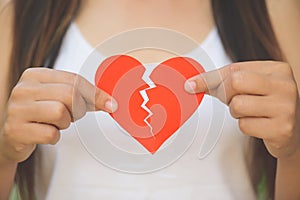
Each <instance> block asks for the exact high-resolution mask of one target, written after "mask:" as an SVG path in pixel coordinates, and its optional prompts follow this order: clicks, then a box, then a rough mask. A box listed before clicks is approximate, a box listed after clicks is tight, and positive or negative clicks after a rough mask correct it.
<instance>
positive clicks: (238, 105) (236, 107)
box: [230, 96, 244, 113]
mask: <svg viewBox="0 0 300 200" xmlns="http://www.w3.org/2000/svg"><path fill="white" fill-rule="evenodd" d="M243 105H244V101H243V98H242V97H241V96H234V97H233V98H232V100H231V102H230V107H231V109H232V110H233V111H234V112H235V113H239V112H240V111H241V109H242V107H243Z"/></svg>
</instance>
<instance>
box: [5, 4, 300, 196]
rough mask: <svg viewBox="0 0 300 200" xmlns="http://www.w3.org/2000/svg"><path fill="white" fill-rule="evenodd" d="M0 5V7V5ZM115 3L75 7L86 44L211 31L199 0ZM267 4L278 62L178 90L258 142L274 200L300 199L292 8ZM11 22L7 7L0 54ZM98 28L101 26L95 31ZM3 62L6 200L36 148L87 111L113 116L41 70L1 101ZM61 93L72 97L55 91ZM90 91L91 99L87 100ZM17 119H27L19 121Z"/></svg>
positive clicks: (208, 77)
mask: <svg viewBox="0 0 300 200" xmlns="http://www.w3.org/2000/svg"><path fill="white" fill-rule="evenodd" d="M0 2H1V3H2V5H3V0H1V1H0ZM115 3H116V2H114V1H108V0H101V1H99V0H85V1H83V7H82V10H81V12H80V14H79V16H78V17H77V19H76V23H77V25H78V26H79V28H80V30H81V32H82V34H83V35H84V37H85V38H86V39H87V40H88V42H89V43H90V44H92V45H96V44H98V43H99V42H101V41H104V40H105V39H106V38H108V37H109V36H111V35H112V34H116V33H119V32H121V31H124V30H128V29H132V28H137V27H144V26H156V27H166V28H170V29H174V30H177V31H180V32H182V33H185V34H187V35H189V36H191V37H192V38H194V39H195V40H197V41H198V42H199V43H200V42H201V41H202V40H203V39H204V38H205V37H206V35H207V34H208V33H209V31H210V30H211V28H212V27H213V26H214V22H213V19H212V13H211V12H210V7H209V1H207V0H203V1H198V0H189V1H174V0H172V1H171V0H164V1H160V4H159V5H158V4H157V3H156V2H152V1H150V2H148V1H142V2H141V1H135V0H126V1H121V2H120V1H118V6H114V5H115ZM130 3H132V4H133V3H134V4H135V5H137V4H138V6H139V8H140V9H139V10H136V9H135V8H136V6H128V5H131V4H130ZM267 3H268V9H269V12H270V15H271V20H272V23H273V25H274V29H275V33H276V35H277V38H278V40H279V43H280V46H281V48H282V50H283V53H284V54H285V57H286V58H287V59H286V62H271V61H265V62H259V61H257V62H246V63H235V64H231V65H229V66H225V67H223V68H221V69H220V70H217V71H213V72H208V73H206V74H201V75H199V76H196V77H192V78H191V79H190V80H189V81H188V82H187V83H186V85H185V87H186V89H187V90H188V91H189V92H206V93H207V94H209V95H212V96H215V97H216V98H219V99H220V100H221V101H222V102H224V103H225V104H227V105H228V106H229V108H230V112H231V114H232V116H233V117H235V118H237V119H238V120H239V125H240V128H241V130H242V131H243V133H244V134H246V135H249V136H253V137H258V138H262V139H263V140H264V142H265V144H266V147H267V148H268V150H269V152H270V153H271V154H272V155H273V156H274V157H276V158H278V166H277V175H276V199H291V200H293V199H298V198H299V196H300V191H299V189H298V186H299V185H300V172H299V170H298V169H299V168H300V159H299V158H300V139H299V138H300V137H299V135H300V127H299V126H300V125H299V123H296V122H298V121H299V119H300V117H299V116H300V114H299V113H300V111H299V94H298V88H297V84H296V83H297V82H298V83H299V82H300V70H299V69H300V68H299V66H300V59H299V56H298V55H297V54H298V53H299V51H300V49H299V48H300V41H299V37H298V36H299V35H300V27H299V24H300V2H299V1H298V0H286V1H278V0H268V1H267ZM2 5H1V4H0V7H1V6H2ZM153 10H155V11H156V14H155V15H153ZM166 11H168V12H166ZM159 13H163V14H159ZM178 13H181V14H178ZM11 18H12V8H11V6H10V7H8V8H7V9H5V14H3V13H2V14H1V15H0V24H5V26H6V27H8V28H7V29H5V30H4V31H3V32H2V33H1V37H0V44H1V46H2V47H7V48H2V49H8V50H9V49H11V39H12V38H11V35H10V33H11V28H9V27H11ZM108 18H109V19H110V20H107V19H108ZM174 19H176V20H174ZM107 22H109V23H107ZM99 24H101V26H97V25H99ZM112 24H113V25H114V26H111V25H112ZM199 24H201V26H199ZM9 55H10V51H5V53H2V52H1V53H0V56H1V59H0V67H1V73H0V76H2V77H1V79H0V87H2V88H1V91H5V92H4V95H2V96H1V98H0V109H1V110H0V111H1V113H6V115H5V116H6V117H4V116H3V117H2V116H1V117H2V118H1V121H3V123H2V124H3V125H1V132H0V133H1V134H0V177H4V178H2V179H1V180H0V199H7V198H8V196H9V192H10V190H11V187H12V185H13V178H14V175H15V169H16V166H17V163H18V162H20V161H23V160H25V159H26V158H28V156H29V155H30V154H31V152H32V151H33V150H34V148H35V147H36V144H55V143H56V142H57V141H58V140H59V130H60V129H64V128H67V127H68V126H69V125H70V123H71V121H72V120H76V119H78V118H80V117H82V116H83V115H84V114H85V112H87V111H93V110H95V109H96V110H104V111H113V110H114V109H116V107H117V105H116V102H115V103H114V105H115V106H114V108H113V109H111V108H110V109H107V108H106V107H105V105H106V102H107V101H109V100H111V97H109V96H108V95H107V94H105V93H104V92H102V91H99V90H97V89H95V88H94V87H93V86H92V85H89V83H87V81H85V80H84V79H83V78H80V82H81V83H82V84H84V85H85V86H86V87H83V88H74V86H73V83H74V79H75V77H76V75H75V74H71V73H67V72H61V71H57V70H49V69H34V70H28V71H26V72H25V73H24V74H23V75H22V77H21V79H20V81H19V83H18V84H17V86H16V87H15V88H14V89H13V91H12V93H11V95H10V96H9V95H8V94H9V91H8V89H7V88H8V87H7V86H8V83H9V80H7V77H8V74H9V68H8V66H9V65H8V62H9ZM2 72H3V73H2ZM84 88H85V89H84ZM64 90H67V91H74V93H71V92H70V93H71V94H73V95H66V93H65V92H60V91H64ZM95 90H96V93H94V92H92V93H91V91H95ZM45 91H47V92H45ZM70 93H69V94H70ZM95 94H96V95H95ZM225 94H226V95H225ZM73 97H76V100H79V101H80V102H81V103H82V105H83V106H82V107H83V108H85V109H82V110H81V111H80V112H79V113H73V112H72V109H71V105H72V99H73ZM7 99H9V100H8V103H6V102H7ZM107 105H112V104H111V103H108V104H107ZM4 111H5V112H4ZM23 112H25V113H27V114H26V115H20V114H19V113H23ZM45 113H46V114H45ZM15 124H18V126H17V127H16V126H15ZM20 130H22V131H20Z"/></svg>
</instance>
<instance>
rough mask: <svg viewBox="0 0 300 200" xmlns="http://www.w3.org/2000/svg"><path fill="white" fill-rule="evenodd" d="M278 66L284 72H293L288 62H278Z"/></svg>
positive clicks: (289, 73)
mask: <svg viewBox="0 0 300 200" xmlns="http://www.w3.org/2000/svg"><path fill="white" fill-rule="evenodd" d="M278 66H279V68H280V69H281V70H282V71H283V72H285V73H286V74H288V75H291V74H293V71H292V68H291V66H290V65H289V64H287V63H283V62H282V63H280V64H278Z"/></svg>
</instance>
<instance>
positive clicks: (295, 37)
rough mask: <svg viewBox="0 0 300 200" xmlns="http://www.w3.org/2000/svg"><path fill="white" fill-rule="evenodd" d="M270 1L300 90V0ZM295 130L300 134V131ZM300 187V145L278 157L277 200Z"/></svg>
mask: <svg viewBox="0 0 300 200" xmlns="http://www.w3.org/2000/svg"><path fill="white" fill-rule="evenodd" d="M267 4H268V9H269V13H270V16H271V20H272V23H273V27H274V30H275V33H276V36H277V38H278V40H279V44H280V46H281V49H282V51H283V53H284V55H285V57H286V59H287V62H288V63H289V64H290V65H291V67H292V69H293V72H294V77H295V79H296V82H297V83H298V91H299V93H300V56H299V55H300V37H299V36H300V1H299V0H286V1H278V0H267ZM298 119H300V118H298ZM296 123H297V124H299V123H300V122H296ZM296 132H297V133H298V135H299V137H300V130H296ZM299 186H300V147H299V149H298V151H297V152H295V153H294V154H293V155H292V156H290V157H288V158H280V159H278V162H277V175H276V189H275V193H276V194H275V197H276V199H279V200H281V199H291V200H293V199H300V190H299Z"/></svg>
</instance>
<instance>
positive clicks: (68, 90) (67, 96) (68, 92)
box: [62, 85, 74, 107]
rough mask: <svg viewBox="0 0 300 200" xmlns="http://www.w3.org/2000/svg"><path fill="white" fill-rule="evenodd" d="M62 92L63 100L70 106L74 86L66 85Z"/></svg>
mask: <svg viewBox="0 0 300 200" xmlns="http://www.w3.org/2000/svg"><path fill="white" fill-rule="evenodd" d="M62 92H63V94H62V95H63V101H64V102H65V103H66V104H67V105H69V106H70V107H71V106H72V102H73V97H74V87H72V86H71V85H67V86H65V88H64V91H62Z"/></svg>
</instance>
